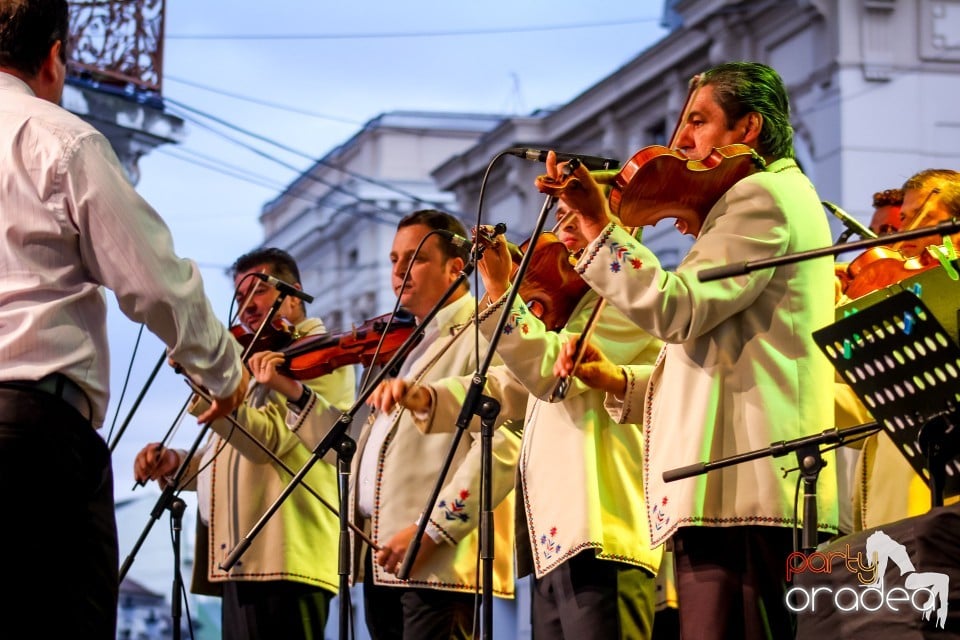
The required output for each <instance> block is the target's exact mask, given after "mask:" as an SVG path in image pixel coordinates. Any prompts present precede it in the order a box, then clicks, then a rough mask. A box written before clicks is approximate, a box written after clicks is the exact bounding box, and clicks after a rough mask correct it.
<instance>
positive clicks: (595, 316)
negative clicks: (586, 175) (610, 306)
mask: <svg viewBox="0 0 960 640" xmlns="http://www.w3.org/2000/svg"><path fill="white" fill-rule="evenodd" d="M700 79H701V74H699V73H698V74H696V75H694V76H693V77H692V78H690V81H689V83H688V86H687V98H686V100H685V101H684V103H683V109H681V110H680V117H679V118H677V121H676V123H675V124H674V127H673V133H672V134H671V135H670V144H669V145H668V148H670V149H673V148H674V147H676V144H677V139H678V138H679V137H680V129H681V128H682V127H683V123H684V121H685V120H686V118H687V114H688V113H689V112H690V106H691V105H692V104H693V99H694V97H695V96H696V95H697V92H698V91H699V90H700ZM570 163H573V160H571V161H570ZM574 213H575V212H573V211H571V212H570V214H574ZM570 214H568V215H570ZM564 219H566V216H564ZM558 226H559V223H558ZM639 230H640V229H639V228H628V229H627V231H628V232H629V233H630V235H631V236H634V237H636V235H637V232H638V231H639ZM606 305H607V299H606V298H599V299H598V300H597V302H596V304H595V305H594V307H593V311H592V312H591V313H590V317H589V318H587V323H586V324H585V325H584V327H583V330H582V331H581V332H580V335H579V336H578V337H577V344H576V347H575V348H574V356H573V368H572V369H571V371H576V370H577V367H579V366H580V364H581V363H582V362H583V352H584V347H585V346H586V345H587V343H588V342H589V341H590V338H591V336H593V330H594V328H595V327H596V324H597V321H598V320H599V318H600V313H601V312H602V311H603V308H604V307H605V306H606ZM569 390H570V380H569V378H568V377H566V376H564V377H561V378H560V379H559V380H557V384H556V385H555V386H554V388H553V391H552V392H551V394H550V402H559V401H561V400H563V399H564V398H565V397H566V396H567V392H568V391H569Z"/></svg>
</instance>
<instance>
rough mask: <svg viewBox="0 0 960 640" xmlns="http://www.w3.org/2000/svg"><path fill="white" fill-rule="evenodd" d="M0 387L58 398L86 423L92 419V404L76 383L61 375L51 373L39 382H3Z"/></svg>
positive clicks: (0, 382)
mask: <svg viewBox="0 0 960 640" xmlns="http://www.w3.org/2000/svg"><path fill="white" fill-rule="evenodd" d="M0 387H6V388H8V389H20V390H22V391H39V392H41V393H47V394H50V395H52V396H56V397H57V398H60V399H61V400H63V401H64V402H66V403H67V404H69V405H70V406H71V407H73V408H74V409H76V410H77V413H79V414H80V415H81V416H83V417H84V419H86V420H87V421H90V420H91V419H92V418H93V404H92V403H91V402H90V398H89V397H88V396H87V394H86V392H85V391H84V390H83V389H81V388H80V385H78V384H77V383H76V382H74V381H73V380H71V379H70V378H68V377H67V376H65V375H63V374H62V373H51V374H49V375H46V376H44V377H42V378H40V379H39V380H3V381H0Z"/></svg>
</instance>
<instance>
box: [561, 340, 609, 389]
mask: <svg viewBox="0 0 960 640" xmlns="http://www.w3.org/2000/svg"><path fill="white" fill-rule="evenodd" d="M579 342H580V336H579V335H576V336H571V337H570V339H569V340H568V341H567V342H565V343H564V344H563V346H562V347H560V353H559V354H558V355H557V361H556V362H555V363H554V364H553V375H555V376H556V377H558V378H569V377H571V376H575V377H577V378H579V379H580V380H581V381H583V383H584V384H585V385H587V386H588V387H591V388H593V389H600V390H601V391H606V392H607V393H612V394H613V395H615V396H617V397H620V398H622V397H623V396H624V395H625V394H626V392H627V377H626V374H625V373H624V370H623V367H619V366H617V365H615V364H613V363H612V362H611V361H610V360H608V359H607V357H606V356H605V355H603V352H602V351H600V349H598V348H597V346H596V345H594V344H593V343H592V342H587V343H586V344H585V345H582V346H580V351H581V353H580V362H579V364H578V363H577V361H576V359H577V347H578V344H579Z"/></svg>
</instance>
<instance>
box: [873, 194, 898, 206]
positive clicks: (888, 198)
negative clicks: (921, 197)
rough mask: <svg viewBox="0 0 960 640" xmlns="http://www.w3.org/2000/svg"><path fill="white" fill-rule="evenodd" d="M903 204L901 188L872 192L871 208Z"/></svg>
mask: <svg viewBox="0 0 960 640" xmlns="http://www.w3.org/2000/svg"><path fill="white" fill-rule="evenodd" d="M902 204H903V190H902V189H884V190H883V191H877V192H876V193H875V194H873V208H874V209H879V208H880V207H889V206H896V207H899V206H900V205H902Z"/></svg>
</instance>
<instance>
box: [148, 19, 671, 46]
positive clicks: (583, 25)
mask: <svg viewBox="0 0 960 640" xmlns="http://www.w3.org/2000/svg"><path fill="white" fill-rule="evenodd" d="M659 21H660V17H659V16H657V17H645V18H623V19H620V20H605V21H603V22H576V23H569V24H555V25H536V26H520V27H491V28H489V29H457V30H449V31H407V32H402V31H393V32H391V31H382V32H372V33H286V34H284V33H272V34H271V33H232V34H231V33H168V34H166V35H164V37H165V38H166V39H167V40H382V39H386V38H442V37H451V36H456V37H462V36H485V35H495V34H501V33H538V32H544V31H565V30H571V29H592V28H596V27H622V26H625V25H630V24H641V23H649V22H659Z"/></svg>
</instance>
